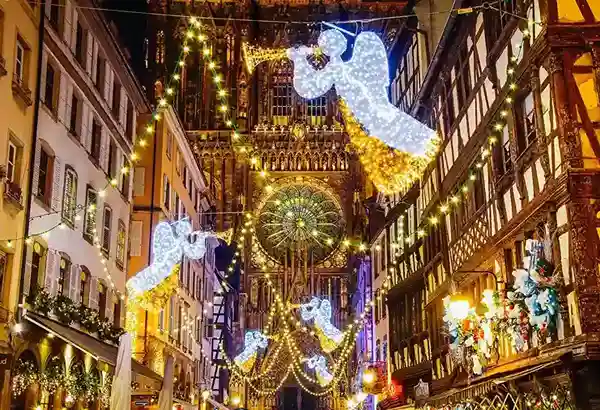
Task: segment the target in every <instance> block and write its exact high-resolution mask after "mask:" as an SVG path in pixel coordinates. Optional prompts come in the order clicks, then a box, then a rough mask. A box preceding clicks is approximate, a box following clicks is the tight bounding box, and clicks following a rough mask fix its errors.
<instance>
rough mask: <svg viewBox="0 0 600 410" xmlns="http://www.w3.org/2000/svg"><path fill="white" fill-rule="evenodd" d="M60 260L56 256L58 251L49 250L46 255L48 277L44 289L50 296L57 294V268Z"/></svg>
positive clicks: (45, 279)
mask: <svg viewBox="0 0 600 410" xmlns="http://www.w3.org/2000/svg"><path fill="white" fill-rule="evenodd" d="M58 260H60V258H59V257H58V255H57V254H56V251H53V250H49V251H48V253H47V254H46V277H45V278H44V289H45V290H46V292H48V293H49V294H50V295H52V296H54V294H55V293H56V279H57V277H58V275H57V274H56V273H57V270H56V269H57V268H58Z"/></svg>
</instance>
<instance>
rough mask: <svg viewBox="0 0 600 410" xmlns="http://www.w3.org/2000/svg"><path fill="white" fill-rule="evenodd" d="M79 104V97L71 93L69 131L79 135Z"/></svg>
mask: <svg viewBox="0 0 600 410" xmlns="http://www.w3.org/2000/svg"><path fill="white" fill-rule="evenodd" d="M80 104H81V102H80V101H79V98H77V95H76V94H75V93H73V96H72V97H71V115H70V118H69V132H70V133H71V134H73V135H79V126H80V124H81V121H80V119H79V114H81V106H80Z"/></svg>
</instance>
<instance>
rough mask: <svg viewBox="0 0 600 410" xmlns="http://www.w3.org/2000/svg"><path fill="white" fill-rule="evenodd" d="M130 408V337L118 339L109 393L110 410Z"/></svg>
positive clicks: (127, 335) (124, 335)
mask: <svg viewBox="0 0 600 410" xmlns="http://www.w3.org/2000/svg"><path fill="white" fill-rule="evenodd" d="M130 406H131V336H130V335H129V333H125V334H123V335H122V336H121V337H120V339H119V350H118V352H117V364H116V367H115V375H114V377H113V382H112V390H111V393H110V410H123V409H128V408H129V407H130Z"/></svg>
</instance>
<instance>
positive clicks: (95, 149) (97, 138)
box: [90, 118, 102, 164]
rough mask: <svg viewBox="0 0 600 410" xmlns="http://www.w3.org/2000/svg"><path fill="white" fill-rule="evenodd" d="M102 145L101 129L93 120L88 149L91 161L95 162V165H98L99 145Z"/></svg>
mask: <svg viewBox="0 0 600 410" xmlns="http://www.w3.org/2000/svg"><path fill="white" fill-rule="evenodd" d="M101 143H102V128H101V126H100V123H99V122H98V121H97V120H96V119H95V118H94V119H93V120H92V146H91V147H90V149H91V152H90V155H91V156H92V159H94V160H95V161H96V164H99V163H100V144H101Z"/></svg>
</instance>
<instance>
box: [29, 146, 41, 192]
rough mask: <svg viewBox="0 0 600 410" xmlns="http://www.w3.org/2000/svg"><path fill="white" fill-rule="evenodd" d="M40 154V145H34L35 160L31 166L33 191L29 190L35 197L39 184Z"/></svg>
mask: <svg viewBox="0 0 600 410" xmlns="http://www.w3.org/2000/svg"><path fill="white" fill-rule="evenodd" d="M41 152H42V147H41V146H40V144H36V145H35V158H34V164H33V177H32V180H31V186H32V187H33V189H32V190H31V194H32V195H33V196H35V195H37V192H38V184H39V182H40V155H41Z"/></svg>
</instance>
